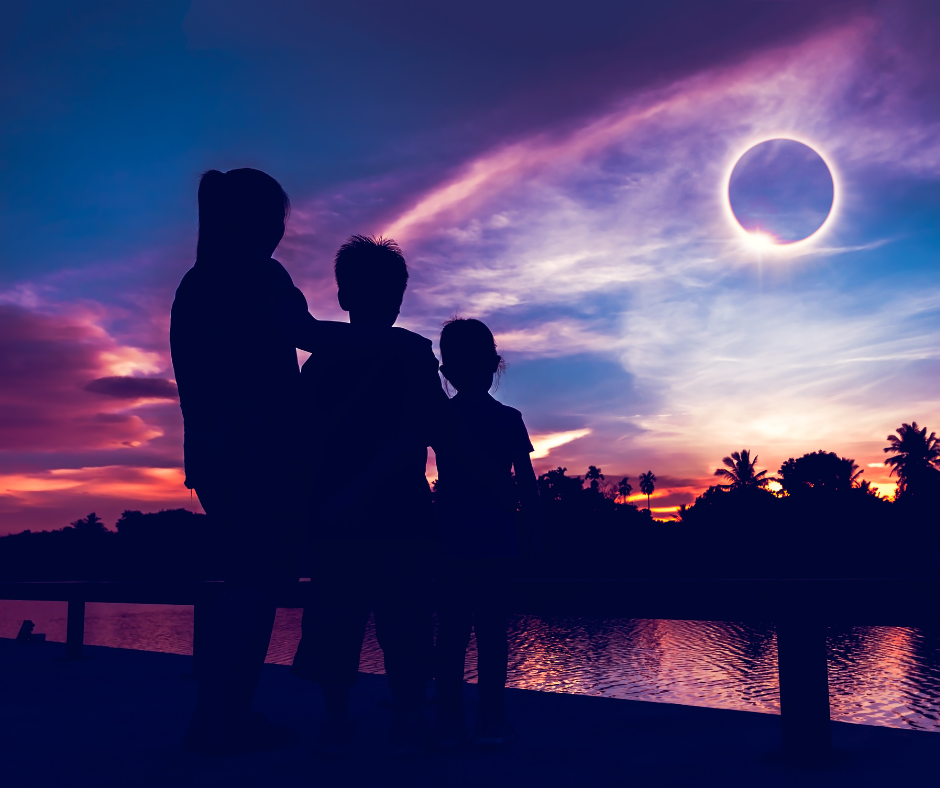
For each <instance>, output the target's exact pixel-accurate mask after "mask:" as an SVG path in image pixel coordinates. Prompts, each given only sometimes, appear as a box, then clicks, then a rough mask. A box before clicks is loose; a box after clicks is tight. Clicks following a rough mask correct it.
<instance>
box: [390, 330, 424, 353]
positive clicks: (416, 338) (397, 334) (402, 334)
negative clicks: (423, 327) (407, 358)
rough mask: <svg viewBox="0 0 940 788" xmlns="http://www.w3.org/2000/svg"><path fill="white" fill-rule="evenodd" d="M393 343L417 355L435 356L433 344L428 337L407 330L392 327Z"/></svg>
mask: <svg viewBox="0 0 940 788" xmlns="http://www.w3.org/2000/svg"><path fill="white" fill-rule="evenodd" d="M390 336H391V342H392V344H393V345H394V346H395V347H398V348H401V349H402V350H404V351H406V352H410V353H414V354H415V355H428V354H430V355H432V356H433V355H434V350H433V343H432V342H431V340H430V339H428V338H427V337H423V336H421V334H416V333H415V332H414V331H409V330H408V329H407V328H401V327H400V326H392V330H391V335H390Z"/></svg>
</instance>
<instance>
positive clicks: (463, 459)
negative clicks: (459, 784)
mask: <svg viewBox="0 0 940 788" xmlns="http://www.w3.org/2000/svg"><path fill="white" fill-rule="evenodd" d="M441 358H442V361H443V364H442V366H441V372H442V373H443V375H444V377H445V378H447V380H448V381H449V382H450V383H451V384H452V385H453V386H454V388H456V389H457V394H456V396H454V397H453V398H452V399H451V400H450V401H449V402H448V403H447V405H446V407H445V408H444V411H443V415H442V418H441V421H440V424H439V431H438V434H437V436H436V438H435V442H434V450H435V453H436V455H437V469H438V484H437V500H438V504H439V507H438V516H439V519H438V529H437V530H438V549H439V555H440V580H441V596H440V605H439V608H438V610H439V628H438V636H437V647H436V652H435V655H436V660H435V661H436V677H437V694H438V703H439V707H438V709H439V711H438V715H439V716H438V740H439V742H440V743H441V744H442V745H444V746H448V745H454V744H457V743H458V742H460V741H462V740H463V739H464V738H465V721H464V710H463V676H464V663H465V659H466V650H467V645H468V643H469V641H470V632H471V630H475V631H476V637H477V654H478V668H479V683H478V685H477V686H478V690H479V699H480V703H479V713H478V715H477V720H476V725H475V727H474V733H473V741H474V743H475V744H477V745H479V746H500V745H502V744H505V743H506V742H508V741H510V740H511V739H512V738H513V735H514V734H513V731H512V728H511V727H510V726H509V724H508V723H507V722H506V719H505V716H504V714H503V698H504V694H505V686H506V669H507V664H508V659H509V645H508V637H507V627H508V617H509V613H510V612H511V611H510V610H509V605H510V604H511V585H510V569H511V566H512V564H513V563H514V562H515V560H516V559H518V558H519V557H520V554H528V555H533V554H534V553H535V552H537V549H538V534H537V528H536V527H535V524H536V512H537V508H538V486H537V484H536V480H535V472H534V471H533V469H532V462H531V460H530V459H529V453H530V452H531V451H532V444H531V443H530V442H529V435H528V432H527V431H526V428H525V424H524V423H523V421H522V414H520V413H519V411H517V410H515V409H514V408H510V407H507V406H505V405H502V404H501V403H499V402H497V401H496V400H495V399H494V398H493V397H492V396H490V394H489V390H490V388H491V386H492V385H493V377H494V375H496V373H497V372H500V371H501V370H502V367H503V360H502V358H501V357H500V355H499V354H498V353H497V352H496V342H495V340H494V339H493V334H492V333H491V332H490V330H489V329H488V328H487V327H486V326H485V325H484V324H483V323H481V322H480V321H479V320H465V319H461V318H455V319H454V320H451V321H449V322H448V323H446V324H445V326H444V330H443V331H442V332H441ZM513 471H515V476H514V475H513ZM519 504H521V510H520V512H518V513H517V509H518V508H519ZM520 515H521V517H520Z"/></svg>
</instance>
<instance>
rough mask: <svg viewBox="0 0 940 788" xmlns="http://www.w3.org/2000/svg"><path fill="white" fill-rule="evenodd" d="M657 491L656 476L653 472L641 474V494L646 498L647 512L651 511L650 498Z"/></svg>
mask: <svg viewBox="0 0 940 788" xmlns="http://www.w3.org/2000/svg"><path fill="white" fill-rule="evenodd" d="M655 489H656V475H655V474H654V473H653V472H652V471H647V472H646V473H641V474H640V492H641V493H643V495H645V496H646V511H649V509H650V496H651V495H652V494H653V491H654V490H655Z"/></svg>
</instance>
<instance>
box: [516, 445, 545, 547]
mask: <svg viewBox="0 0 940 788" xmlns="http://www.w3.org/2000/svg"><path fill="white" fill-rule="evenodd" d="M512 467H513V471H514V472H515V474H516V487H517V489H518V491H519V505H520V509H521V514H522V517H521V518H520V519H521V523H520V525H521V533H520V534H519V541H520V547H521V548H522V555H523V557H524V558H527V559H530V560H534V559H536V558H538V557H539V556H540V555H541V553H542V534H541V528H540V523H539V519H540V518H539V485H538V482H537V481H536V480H535V469H534V468H533V467H532V460H531V459H530V458H529V454H528V452H525V453H520V454H519V455H518V456H517V457H513V461H512Z"/></svg>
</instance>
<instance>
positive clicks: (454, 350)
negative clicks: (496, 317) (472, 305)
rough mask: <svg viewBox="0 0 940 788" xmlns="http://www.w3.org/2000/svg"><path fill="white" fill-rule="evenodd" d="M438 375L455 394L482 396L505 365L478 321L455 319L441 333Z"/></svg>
mask: <svg viewBox="0 0 940 788" xmlns="http://www.w3.org/2000/svg"><path fill="white" fill-rule="evenodd" d="M441 361H442V362H443V363H442V364H441V374H442V375H443V376H444V377H445V378H447V380H448V381H449V382H450V383H452V384H453V386H454V388H455V389H457V391H463V392H476V393H484V392H487V391H489V390H490V388H491V387H492V385H493V376H494V375H497V374H501V373H502V371H503V370H504V369H505V367H506V364H505V362H504V361H503V357H502V356H501V355H499V353H497V352H496V340H495V339H494V338H493V332H492V331H490V330H489V329H488V328H487V327H486V324H485V323H481V322H480V321H479V320H473V319H467V318H462V317H455V318H454V319H453V320H448V321H447V322H446V323H444V330H443V331H441Z"/></svg>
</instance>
